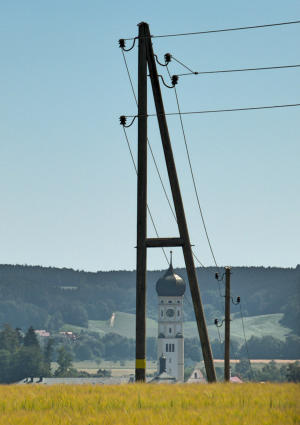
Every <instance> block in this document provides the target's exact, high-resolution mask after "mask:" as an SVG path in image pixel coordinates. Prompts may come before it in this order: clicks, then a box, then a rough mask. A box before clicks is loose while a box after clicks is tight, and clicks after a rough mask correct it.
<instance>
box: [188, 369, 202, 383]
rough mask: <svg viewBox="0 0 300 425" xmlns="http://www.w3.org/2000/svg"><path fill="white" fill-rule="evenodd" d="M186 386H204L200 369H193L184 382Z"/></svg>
mask: <svg viewBox="0 0 300 425" xmlns="http://www.w3.org/2000/svg"><path fill="white" fill-rule="evenodd" d="M186 383H187V384H206V379H205V378H204V376H203V373H202V372H201V370H200V369H194V370H193V372H192V374H191V376H190V377H189V379H188V380H187V382H186Z"/></svg>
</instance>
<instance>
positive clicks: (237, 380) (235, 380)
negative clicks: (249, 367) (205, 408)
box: [230, 376, 243, 384]
mask: <svg viewBox="0 0 300 425" xmlns="http://www.w3.org/2000/svg"><path fill="white" fill-rule="evenodd" d="M230 382H231V383H232V384H242V383H243V381H242V380H241V379H240V378H239V377H238V376H231V377H230Z"/></svg>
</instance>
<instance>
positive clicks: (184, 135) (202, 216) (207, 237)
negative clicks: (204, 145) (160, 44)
mask: <svg viewBox="0 0 300 425" xmlns="http://www.w3.org/2000/svg"><path fill="white" fill-rule="evenodd" d="M167 71H168V74H169V77H170V78H171V74H170V71H169V68H168V67H167ZM174 93H175V97H176V103H177V109H178V113H179V119H180V126H181V130H182V135H183V140H184V145H185V150H186V154H187V158H188V163H189V168H190V172H191V176H192V181H193V186H194V191H195V195H196V200H197V204H198V208H199V212H200V216H201V220H202V224H203V227H204V231H205V235H206V239H207V242H208V245H209V249H210V252H211V255H212V257H213V260H214V263H215V266H216V267H217V268H219V266H218V264H217V261H216V257H215V254H214V251H213V249H212V245H211V242H210V238H209V236H208V232H207V227H206V224H205V220H204V215H203V211H202V208H201V205H200V199H199V194H198V190H197V186H196V181H195V176H194V171H193V167H192V162H191V156H190V152H189V148H188V144H187V139H186V134H185V130H184V126H183V120H182V116H181V110H180V106H179V100H178V95H177V90H176V86H174Z"/></svg>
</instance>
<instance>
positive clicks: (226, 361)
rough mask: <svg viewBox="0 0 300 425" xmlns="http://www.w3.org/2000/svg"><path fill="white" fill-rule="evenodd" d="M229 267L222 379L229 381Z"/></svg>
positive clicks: (226, 271) (226, 272)
mask: <svg viewBox="0 0 300 425" xmlns="http://www.w3.org/2000/svg"><path fill="white" fill-rule="evenodd" d="M230 300H231V296H230V267H225V352H224V380H225V381H227V382H229V381H230Z"/></svg>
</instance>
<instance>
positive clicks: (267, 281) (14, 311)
mask: <svg viewBox="0 0 300 425" xmlns="http://www.w3.org/2000/svg"><path fill="white" fill-rule="evenodd" d="M163 272H164V271H161V270H160V271H150V272H148V273H147V292H148V293H147V315H148V316H149V317H152V318H156V314H157V313H156V312H157V307H156V306H157V297H156V292H155V282H156V281H157V279H158V278H159V277H160V276H161V275H162V274H163ZM176 272H177V273H178V274H180V275H182V277H184V278H185V279H186V272H185V270H184V269H176ZM215 272H216V269H215V268H213V267H208V268H205V269H203V268H201V269H197V273H198V279H199V286H200V293H201V296H202V300H203V303H204V305H205V311H206V315H207V317H208V318H209V319H211V318H212V317H218V316H220V314H222V313H221V312H220V309H221V307H222V303H223V298H220V296H219V292H218V284H217V281H216V280H215ZM220 286H221V290H223V283H221V284H220ZM231 287H232V296H233V297H236V296H240V297H241V299H242V303H243V309H244V312H245V314H246V315H248V316H256V315H261V314H271V313H285V316H284V318H283V324H285V325H286V326H288V327H290V328H292V329H294V331H297V327H298V326H299V325H298V324H299V304H300V265H298V266H297V267H296V268H277V267H269V268H264V267H233V268H232V276H231ZM186 300H187V302H186V303H185V317H186V319H187V320H193V317H194V316H193V311H192V307H191V302H189V301H191V297H190V293H189V290H187V293H186ZM114 311H123V312H128V313H134V311H135V272H134V271H109V272H96V273H91V272H84V271H75V270H73V269H66V268H63V269H59V268H54V267H40V266H19V265H15V266H14V265H0V325H2V324H3V323H10V324H11V325H13V326H15V327H20V328H22V329H24V328H26V327H28V326H30V325H33V326H34V327H35V328H47V329H59V328H60V326H62V325H63V324H64V323H71V324H74V325H80V326H86V325H87V322H88V320H107V319H108V318H109V317H110V316H111V314H112V312H114Z"/></svg>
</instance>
